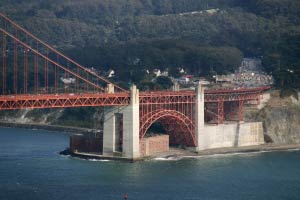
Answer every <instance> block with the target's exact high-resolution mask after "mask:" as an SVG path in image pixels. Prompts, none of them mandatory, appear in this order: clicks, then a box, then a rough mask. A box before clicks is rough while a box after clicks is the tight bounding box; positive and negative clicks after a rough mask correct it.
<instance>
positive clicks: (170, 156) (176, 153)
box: [0, 121, 300, 162]
mask: <svg viewBox="0 0 300 200" xmlns="http://www.w3.org/2000/svg"><path fill="white" fill-rule="evenodd" d="M0 127H6V128H24V129H38V130H46V131H54V132H64V133H68V134H71V135H72V134H78V133H79V134H80V133H81V134H91V133H95V131H96V130H95V129H89V128H78V127H69V126H59V125H45V124H20V123H13V122H4V121H0ZM287 150H300V144H274V143H266V144H262V145H257V146H244V147H225V148H217V149H207V150H202V151H200V152H192V151H189V150H186V149H179V148H170V151H169V152H164V153H159V154H154V155H152V156H148V157H144V158H139V159H137V160H132V159H126V158H122V157H113V156H103V155H99V154H93V153H87V152H77V153H70V155H71V156H72V157H77V158H81V159H98V160H118V161H131V162H132V161H133V162H134V161H145V160H160V159H161V160H176V159H177V160H178V159H187V158H197V157H202V156H214V155H229V154H243V153H245V154H246V153H255V152H274V151H287ZM62 152H63V151H62Z"/></svg>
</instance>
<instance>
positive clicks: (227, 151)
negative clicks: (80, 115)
mask: <svg viewBox="0 0 300 200" xmlns="http://www.w3.org/2000/svg"><path fill="white" fill-rule="evenodd" d="M289 150H295V151H300V144H263V145H257V146H245V147H226V148H218V149H208V150H203V151H200V152H191V151H189V150H185V149H178V148H170V151H169V152H164V153H158V154H155V155H152V156H148V157H143V158H139V159H129V158H124V157H118V156H105V155H101V154H98V153H91V152H69V153H68V154H62V153H61V154H62V155H70V156H71V157H74V158H79V159H83V160H99V161H101V160H105V161H107V160H108V161H125V162H137V161H151V160H156V161H160V160H162V161H177V160H181V159H191V158H201V157H209V156H225V155H235V154H248V153H260V152H261V153H268V152H277V151H289Z"/></svg>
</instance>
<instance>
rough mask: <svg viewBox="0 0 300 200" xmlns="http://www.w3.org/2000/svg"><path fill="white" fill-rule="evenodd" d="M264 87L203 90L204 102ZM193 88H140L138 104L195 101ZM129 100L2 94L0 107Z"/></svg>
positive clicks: (241, 97) (248, 95)
mask: <svg viewBox="0 0 300 200" xmlns="http://www.w3.org/2000/svg"><path fill="white" fill-rule="evenodd" d="M264 90H266V88H253V89H239V90H206V91H205V102H206V103H214V102H220V101H223V102H228V101H251V100H258V98H259V96H260V94H261V93H262V92H263V91H264ZM194 97H195V93H194V92H193V91H180V92H167V91H160V92H142V93H140V104H141V105H143V104H168V103H194V102H195V101H194V99H195V98H194ZM129 103H130V94H129V93H126V92H123V93H113V94H107V93H95V94H93V93H85V94H73V93H69V94H37V95H21V94H20V95H2V96H0V110H12V109H22V108H62V107H82V106H123V105H128V104H129Z"/></svg>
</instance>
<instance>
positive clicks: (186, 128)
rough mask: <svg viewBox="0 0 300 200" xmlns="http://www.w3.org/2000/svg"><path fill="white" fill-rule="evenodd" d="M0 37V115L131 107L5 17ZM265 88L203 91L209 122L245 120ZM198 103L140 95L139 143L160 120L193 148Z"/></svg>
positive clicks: (0, 19) (183, 95)
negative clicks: (247, 107) (246, 107)
mask: <svg viewBox="0 0 300 200" xmlns="http://www.w3.org/2000/svg"><path fill="white" fill-rule="evenodd" d="M0 34H1V35H0V40H1V42H0V44H1V46H0V48H1V49H0V56H1V65H0V66H1V71H0V110H14V109H25V108H67V107H84V106H126V105H129V104H130V101H131V99H130V98H131V97H130V91H128V90H126V89H124V88H121V87H119V86H118V85H115V84H113V83H111V82H110V81H109V80H107V79H105V78H104V77H102V76H99V75H98V74H97V73H95V72H93V71H92V70H90V69H89V68H86V67H84V66H82V65H80V64H78V63H77V62H75V61H74V60H72V59H71V58H69V57H67V56H65V55H64V54H62V53H61V52H59V51H58V50H57V49H56V48H54V47H52V46H51V45H49V44H47V43H45V42H43V41H42V40H40V39H39V38H37V37H35V36H34V35H33V34H31V33H30V32H29V31H27V30H25V29H24V28H22V27H21V26H19V25H18V24H16V23H15V22H13V21H12V20H10V19H9V18H8V17H6V16H5V15H3V14H1V13H0ZM108 86H109V87H108ZM107 88H113V90H108V89H107ZM266 89H268V88H266V87H261V88H251V89H246V88H244V89H220V90H205V95H204V97H205V109H204V110H205V121H206V122H207V123H215V124H222V123H223V122H224V121H225V120H236V121H240V120H243V116H244V104H248V103H258V102H259V101H260V98H261V94H262V92H263V91H264V90H266ZM195 101H196V93H195V92H194V91H179V92H174V91H159V92H157V91H149V92H141V93H140V94H139V106H140V109H139V112H140V138H143V137H144V136H145V134H146V132H147V130H148V129H149V127H150V126H151V125H152V124H153V123H154V122H157V121H158V122H160V123H161V124H162V125H163V127H164V128H165V130H166V131H167V132H168V133H170V140H171V142H172V143H174V144H178V143H180V142H181V143H182V142H184V143H185V144H186V145H188V146H195V145H196V142H195V140H196V139H195ZM171 133H172V134H171Z"/></svg>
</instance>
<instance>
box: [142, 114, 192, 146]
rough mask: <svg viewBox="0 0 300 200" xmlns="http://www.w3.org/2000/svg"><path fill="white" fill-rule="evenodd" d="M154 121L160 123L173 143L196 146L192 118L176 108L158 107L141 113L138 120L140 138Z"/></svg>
mask: <svg viewBox="0 0 300 200" xmlns="http://www.w3.org/2000/svg"><path fill="white" fill-rule="evenodd" d="M155 122H160V123H161V124H162V126H163V128H164V129H165V130H166V132H167V133H168V134H169V135H170V140H171V141H173V143H174V144H176V143H177V144H179V143H180V144H182V143H183V144H184V145H186V146H190V147H195V146H196V136H195V126H194V123H193V121H192V119H190V118H189V117H187V116H186V115H184V114H183V113H181V112H178V111H176V110H164V109H159V110H155V111H152V112H150V113H147V114H145V115H143V116H142V117H141V120H140V139H143V138H144V137H145V135H146V133H147V131H148V129H149V128H150V127H151V125H153V124H154V123H155Z"/></svg>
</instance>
